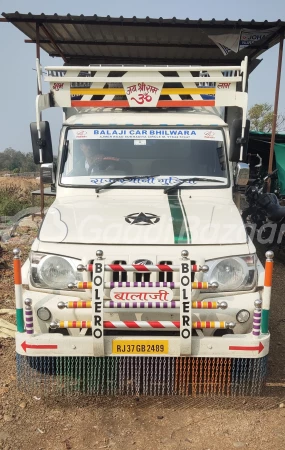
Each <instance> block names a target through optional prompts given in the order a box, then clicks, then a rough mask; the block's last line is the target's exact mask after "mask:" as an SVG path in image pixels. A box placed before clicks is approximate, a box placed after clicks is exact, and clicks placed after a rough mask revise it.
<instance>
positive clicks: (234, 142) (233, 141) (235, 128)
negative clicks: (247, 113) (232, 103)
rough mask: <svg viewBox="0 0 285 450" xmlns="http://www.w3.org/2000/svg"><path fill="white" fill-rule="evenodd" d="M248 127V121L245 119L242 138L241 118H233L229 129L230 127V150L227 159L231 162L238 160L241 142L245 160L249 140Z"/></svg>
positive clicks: (244, 159)
mask: <svg viewBox="0 0 285 450" xmlns="http://www.w3.org/2000/svg"><path fill="white" fill-rule="evenodd" d="M249 128H250V121H249V120H247V121H246V127H245V133H244V138H242V137H241V133H242V120H241V119H234V120H233V123H232V126H231V129H230V151H229V160H230V161H231V162H239V160H240V159H239V158H240V147H241V144H243V161H246V158H247V147H248V140H249Z"/></svg>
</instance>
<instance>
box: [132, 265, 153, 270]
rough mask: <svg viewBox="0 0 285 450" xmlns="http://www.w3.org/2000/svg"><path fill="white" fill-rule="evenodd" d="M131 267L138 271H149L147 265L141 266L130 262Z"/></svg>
mask: <svg viewBox="0 0 285 450" xmlns="http://www.w3.org/2000/svg"><path fill="white" fill-rule="evenodd" d="M132 266H133V268H134V269H136V270H137V271H138V272H149V269H148V268H147V266H143V265H142V264H132Z"/></svg>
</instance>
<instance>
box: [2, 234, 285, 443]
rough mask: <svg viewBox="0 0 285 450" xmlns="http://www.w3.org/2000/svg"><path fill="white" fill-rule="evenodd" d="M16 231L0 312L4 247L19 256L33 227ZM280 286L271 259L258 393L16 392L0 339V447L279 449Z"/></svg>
mask: <svg viewBox="0 0 285 450" xmlns="http://www.w3.org/2000/svg"><path fill="white" fill-rule="evenodd" d="M20 233H21V235H20V236H15V237H14V238H13V239H12V240H11V241H10V242H9V244H8V245H6V246H5V249H6V250H7V252H5V253H4V254H3V256H2V261H3V259H4V261H6V262H7V263H8V266H9V268H8V269H6V270H3V269H2V270H0V280H1V281H0V285H1V291H0V292H1V297H0V309H1V308H13V307H14V298H13V297H14V295H13V289H14V288H13V273H12V270H11V266H12V253H11V250H12V248H13V247H16V246H20V247H21V249H22V250H23V260H24V259H25V257H26V256H27V253H28V249H29V241H31V240H32V236H33V234H34V233H35V230H33V231H32V232H31V230H29V229H26V228H22V229H21V231H20ZM0 258H1V256H0ZM284 291H285V279H284V266H282V265H281V264H280V263H276V264H275V273H274V289H273V298H272V309H271V318H270V325H271V326H270V328H271V334H272V337H271V349H270V354H269V373H268V378H267V386H266V389H265V393H264V394H263V396H262V397H259V398H250V397H247V398H228V399H227V398H224V399H218V398H206V397H202V398H196V399H193V398H180V397H168V398H150V397H149V398H140V399H135V398H131V397H128V398H126V397H125V398H91V397H81V398H80V397H73V398H71V399H63V398H58V399H57V398H53V399H42V398H37V397H33V396H32V395H28V394H25V393H23V392H19V391H18V390H17V388H16V373H15V353H14V340H13V339H2V340H0V449H1V450H28V449H29V450H30V449H33V450H61V449H62V450H66V449H67V450H70V449H76V450H86V449H112V448H113V449H118V450H121V449H122V450H128V449H146V450H152V449H156V450H160V449H164V450H176V449H179V450H184V449H185V450H186V449H187V450H188V449H189V450H190V449H193V450H194V449H195V450H224V449H235V448H240V449H250V450H261V449H262V450H263V449H266V450H273V449H274V450H281V449H284V448H285V307H284V301H285V299H284ZM1 317H2V318H4V319H7V320H10V321H13V318H11V317H10V316H9V317H8V316H1Z"/></svg>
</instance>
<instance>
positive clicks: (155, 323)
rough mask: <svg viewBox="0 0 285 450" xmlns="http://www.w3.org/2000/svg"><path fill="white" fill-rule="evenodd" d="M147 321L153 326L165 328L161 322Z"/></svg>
mask: <svg viewBox="0 0 285 450" xmlns="http://www.w3.org/2000/svg"><path fill="white" fill-rule="evenodd" d="M147 323H148V324H149V325H150V326H151V327H153V328H165V327H164V326H163V325H162V324H161V323H160V322H155V321H151V322H147Z"/></svg>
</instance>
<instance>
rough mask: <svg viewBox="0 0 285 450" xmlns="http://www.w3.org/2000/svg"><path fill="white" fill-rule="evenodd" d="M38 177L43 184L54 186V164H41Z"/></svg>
mask: <svg viewBox="0 0 285 450" xmlns="http://www.w3.org/2000/svg"><path fill="white" fill-rule="evenodd" d="M40 176H41V181H42V182H43V184H53V185H54V184H55V164H54V163H49V164H42V165H41V168H40Z"/></svg>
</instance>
